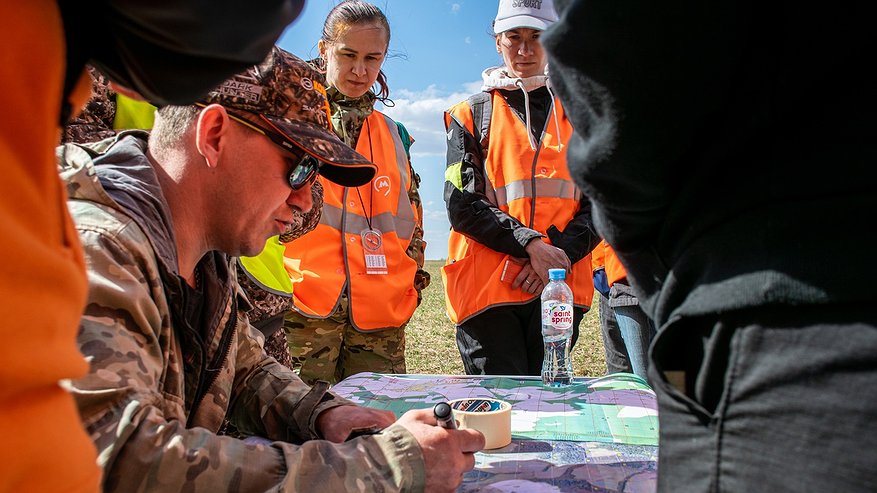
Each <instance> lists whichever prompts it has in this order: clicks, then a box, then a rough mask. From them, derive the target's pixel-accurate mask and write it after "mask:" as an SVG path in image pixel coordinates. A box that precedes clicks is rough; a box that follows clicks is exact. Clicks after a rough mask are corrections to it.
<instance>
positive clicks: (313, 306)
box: [284, 111, 417, 331]
mask: <svg viewBox="0 0 877 493" xmlns="http://www.w3.org/2000/svg"><path fill="white" fill-rule="evenodd" d="M356 150H357V151H358V152H359V153H360V154H362V155H363V156H366V157H368V158H369V159H370V160H371V161H372V162H374V163H375V164H377V165H378V172H377V175H376V176H375V178H374V179H373V180H372V181H371V183H370V184H369V185H363V186H362V187H359V188H350V187H342V186H340V185H336V184H335V183H332V182H329V181H326V180H323V181H322V183H323V188H324V196H323V197H324V204H323V215H322V218H321V219H320V224H319V225H318V226H317V228H316V229H315V230H314V231H312V232H310V233H308V234H306V235H304V236H303V237H301V238H299V239H297V240H295V241H292V242H290V243H287V244H286V252H285V254H284V256H285V258H286V260H285V263H286V266H287V271H289V274H290V277H291V278H292V280H293V303H294V309H295V310H296V311H298V312H299V313H301V314H302V315H305V316H307V317H313V318H326V317H328V316H329V315H331V314H332V313H333V312H334V311H335V309H336V308H337V307H338V302H339V299H340V298H341V293H342V290H343V289H344V286H345V284H347V285H349V291H348V296H349V298H350V321H351V322H352V323H353V326H354V327H356V328H357V329H359V330H363V331H368V330H377V329H384V328H390V327H399V326H401V325H403V324H404V323H405V322H407V321H408V319H409V318H411V315H412V314H413V313H414V309H415V308H417V291H416V290H415V289H414V274H415V272H416V271H417V263H416V262H415V261H414V259H412V258H411V257H409V256H408V255H407V254H406V253H405V251H406V249H407V248H408V244H409V243H410V241H411V238H412V236H413V235H414V227H415V225H416V211H415V208H414V206H413V205H412V204H411V201H410V200H409V199H408V185H409V184H410V183H411V180H412V179H413V177H412V176H411V167H410V166H409V164H408V159H407V156H406V154H405V148H404V146H403V145H402V140H401V138H400V137H399V130H398V127H397V126H396V123H395V122H394V121H393V120H391V119H390V118H389V117H387V116H385V115H384V114H382V113H380V112H379V111H373V112H372V114H371V115H370V116H369V117H368V118H367V119H366V121H365V123H364V124H363V126H362V133H361V134H360V136H359V141H358V142H357V145H356ZM321 179H322V178H321ZM369 221H371V227H372V228H373V229H377V230H379V231H380V232H381V240H382V248H383V254H384V258H385V259H386V274H368V273H367V268H366V264H365V253H366V252H365V251H364V249H363V234H362V233H363V231H366V230H367V229H369V224H368V223H369Z"/></svg>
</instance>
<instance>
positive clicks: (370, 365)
mask: <svg viewBox="0 0 877 493" xmlns="http://www.w3.org/2000/svg"><path fill="white" fill-rule="evenodd" d="M405 325H407V324H403V325H402V326H401V327H398V328H389V329H383V330H376V331H370V332H360V331H358V330H356V329H355V328H354V327H353V324H352V323H351V322H350V312H349V310H348V301H347V297H346V296H343V297H342V298H341V303H340V304H339V306H338V309H337V310H336V311H335V313H333V314H332V315H331V316H329V317H328V318H325V319H314V318H308V317H305V316H303V315H301V314H300V313H298V312H296V311H294V310H292V311H290V312H289V313H287V315H286V316H285V317H284V320H283V329H284V330H285V331H286V336H287V338H288V339H289V354H290V357H291V358H292V369H293V371H295V372H296V373H298V375H299V377H300V378H301V379H302V380H304V381H305V383H307V384H308V385H312V384H313V383H314V382H315V381H317V380H325V381H327V382H329V383H332V384H334V383H337V382H339V381H341V380H343V379H345V378H347V377H348V376H350V375H355V374H357V373H360V372H364V371H373V372H377V373H405Z"/></svg>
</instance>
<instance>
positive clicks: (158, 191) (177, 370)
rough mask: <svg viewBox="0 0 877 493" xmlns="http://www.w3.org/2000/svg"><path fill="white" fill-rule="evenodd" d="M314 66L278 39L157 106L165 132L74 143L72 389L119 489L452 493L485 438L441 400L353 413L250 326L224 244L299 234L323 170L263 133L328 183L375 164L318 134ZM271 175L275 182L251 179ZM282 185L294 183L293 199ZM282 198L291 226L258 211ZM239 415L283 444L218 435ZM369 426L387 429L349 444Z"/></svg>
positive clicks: (68, 157) (62, 151)
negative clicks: (76, 240)
mask: <svg viewBox="0 0 877 493" xmlns="http://www.w3.org/2000/svg"><path fill="white" fill-rule="evenodd" d="M299 62H300V61H299V60H298V59H297V58H294V57H292V56H291V55H289V54H286V53H285V52H282V51H281V50H278V49H275V50H274V51H273V52H272V54H271V55H269V58H268V60H267V61H266V62H265V63H264V64H262V65H259V66H256V67H253V68H252V70H250V71H248V72H247V73H245V74H244V76H243V77H240V78H237V80H235V79H230V80H231V81H232V83H231V84H228V85H226V86H221V87H220V88H217V89H216V90H215V91H213V92H211V93H210V94H209V95H208V96H207V98H206V100H205V105H204V106H205V107H204V108H203V109H201V108H198V107H168V108H163V109H161V110H159V112H158V117H157V120H156V127H155V130H154V131H153V133H152V135H151V136H148V134H146V133H145V132H142V131H129V132H122V133H121V134H119V135H118V136H117V137H115V138H114V139H110V140H107V141H102V142H100V143H98V144H96V145H93V146H78V145H73V144H68V145H65V146H63V147H61V148H59V151H58V153H59V161H60V163H61V176H62V178H63V180H64V181H65V183H66V184H67V189H68V194H69V197H70V200H69V202H68V206H69V207H70V210H71V214H72V216H73V218H74V220H75V222H76V225H77V229H78V232H79V235H80V239H81V241H82V243H83V248H84V250H85V257H86V264H87V266H88V275H89V301H88V304H87V306H86V309H85V312H84V314H83V317H82V322H81V328H80V334H79V338H78V342H79V345H80V349H81V351H82V352H83V353H84V354H85V355H86V357H87V359H88V360H89V362H90V372H89V374H88V375H86V376H85V377H83V378H81V379H78V380H75V381H72V382H70V383H69V388H70V390H71V392H73V394H74V397H75V398H76V401H77V404H78V406H79V411H80V415H81V417H82V419H83V421H84V424H85V426H86V429H87V430H88V432H89V434H90V435H91V437H92V439H93V440H94V442H95V444H96V446H97V449H98V454H99V456H98V462H99V464H100V465H101V466H102V467H104V469H105V475H104V485H103V487H104V490H105V491H122V492H134V491H161V492H164V491H184V490H185V491H193V492H210V493H214V492H218V491H235V492H256V491H302V490H310V489H313V488H314V487H315V485H316V484H319V489H320V490H322V491H422V490H425V489H426V490H433V489H435V490H439V491H451V490H452V489H453V488H455V487H456V486H457V485H458V484H459V482H460V479H461V477H462V474H463V473H464V472H465V471H466V470H468V469H471V468H472V467H473V465H474V457H472V453H473V452H474V451H476V450H479V449H480V448H481V447H482V446H483V443H484V442H483V437H481V435H480V434H478V433H477V432H471V431H470V430H444V429H443V428H438V427H436V426H435V419H434V417H432V415H431V410H419V411H411V412H409V413H406V414H405V415H404V416H403V417H402V418H401V419H399V421H397V422H396V423H393V420H394V417H393V416H392V415H391V413H387V412H384V411H376V410H370V409H365V408H360V407H357V406H354V405H352V403H350V402H348V401H346V400H344V399H342V398H340V397H338V396H336V395H334V394H333V393H331V392H329V391H328V390H327V387H326V385H319V384H318V385H315V386H314V387H308V386H307V385H305V384H304V383H302V382H301V380H300V379H299V378H298V377H296V376H295V375H294V374H293V373H292V372H291V371H290V370H288V369H287V368H284V367H283V366H282V365H280V364H278V363H277V362H276V361H275V360H274V359H273V358H270V357H268V356H267V355H266V354H265V353H264V351H263V349H262V342H263V340H262V336H261V335H260V333H259V332H258V331H257V330H255V329H253V328H252V327H251V326H250V324H249V322H248V319H247V316H246V311H247V310H249V309H250V308H251V307H250V305H249V303H248V302H247V301H246V298H245V296H244V295H243V293H242V291H241V289H240V287H239V284H238V282H237V278H236V274H235V269H234V259H233V258H231V257H230V256H229V255H227V254H226V253H222V252H220V251H219V248H220V247H223V248H224V249H225V250H228V251H229V253H231V254H234V255H240V254H248V255H251V254H254V253H258V250H257V249H258V247H260V246H261V245H262V244H263V243H264V241H265V239H266V238H267V237H268V236H270V235H271V234H272V233H273V234H276V233H277V232H278V231H276V229H277V228H278V227H279V226H281V225H282V226H284V227H286V228H291V227H295V223H296V221H298V220H300V218H301V215H302V214H303V213H305V212H307V210H308V209H309V208H310V194H311V191H310V186H309V184H310V182H311V179H308V181H303V180H299V181H294V177H295V176H296V172H297V170H299V168H302V166H303V164H302V163H305V162H306V160H305V159H302V157H301V151H299V154H296V151H294V150H290V151H288V152H287V151H284V150H282V149H281V147H282V148H284V149H290V148H289V147H287V146H286V145H284V146H280V144H278V145H277V146H275V145H274V144H275V143H277V142H276V141H275V142H273V143H272V141H269V140H268V139H266V138H264V137H268V132H270V131H271V129H274V130H278V133H277V134H275V135H272V136H271V137H274V139H276V138H278V136H280V137H282V138H285V139H288V140H289V141H291V142H293V143H294V145H295V146H299V147H300V148H301V149H308V152H310V151H313V152H314V153H315V154H316V155H318V156H319V157H320V158H321V160H322V161H324V162H323V165H322V166H323V167H322V168H321V170H320V172H321V173H323V174H325V175H326V176H327V177H329V178H330V179H338V180H339V181H346V182H348V183H351V184H354V183H356V182H359V181H362V177H363V176H365V177H366V180H367V179H368V178H370V173H369V172H371V173H373V171H371V170H373V167H371V166H370V163H368V162H367V161H364V160H362V159H361V156H358V155H357V154H355V153H353V151H352V150H350V149H349V148H343V147H342V145H341V144H340V142H337V145H336V142H334V141H332V139H331V137H330V136H329V134H328V132H315V127H318V126H319V127H322V128H326V126H327V123H326V121H325V119H326V117H325V115H324V114H322V115H321V112H320V106H319V104H311V103H314V102H316V103H319V96H318V95H317V93H318V92H319V91H318V88H315V87H314V86H313V85H312V84H311V82H310V78H309V77H308V76H309V72H308V69H307V67H306V65H305V64H304V63H303V62H301V63H299ZM247 84H249V86H247ZM241 88H243V89H241ZM256 89H259V90H256ZM247 90H249V91H252V92H253V93H254V94H243V96H246V97H248V98H249V99H248V100H249V101H250V102H252V100H256V103H252V104H243V103H242V100H243V99H246V98H241V99H237V96H239V95H241V94H240V92H238V93H235V92H234V91H247ZM229 94H236V96H235V97H230V96H229ZM259 94H261V96H260V95H259ZM277 108H285V109H280V110H278V109H277ZM181 115H182V116H181ZM186 115H189V116H188V117H187V116H186ZM277 115H280V117H281V118H277ZM266 116H272V119H270V120H269V119H267V118H266ZM187 118H188V120H187ZM291 120H301V121H306V122H310V123H312V124H311V125H309V126H307V127H308V130H309V132H310V133H308V134H307V135H304V136H302V135H297V134H292V133H291V132H289V127H287V126H284V125H283V124H284V123H287V124H289V125H290V126H292V123H291ZM180 122H183V123H182V124H181V123H180ZM266 122H270V123H271V126H270V127H269V125H268V123H266ZM324 123H325V124H324ZM253 130H255V132H253ZM258 133H263V136H260V135H258ZM271 137H268V138H269V139H270V138H271ZM147 139H148V140H147ZM175 139H176V140H175ZM293 139H295V140H293ZM168 142H171V143H172V144H168ZM175 146H176V147H175ZM243 151H247V152H243ZM289 156H293V157H289ZM289 163H291V167H292V170H293V171H292V173H290V172H289ZM296 163H299V164H298V165H297V164H296ZM281 170H284V171H282V173H283V174H282V175H280V171H281ZM363 170H365V172H364V173H363ZM287 173H288V174H289V176H288V177H287ZM263 174H264V175H265V180H264V186H263V187H261V188H259V187H256V186H253V185H259V184H262V183H261V182H259V181H258V180H257V179H256V178H258V176H256V175H263ZM222 175H225V176H226V177H225V178H224V179H222V178H221V176H222ZM272 175H276V176H272ZM268 176H272V178H273V180H276V181H271V182H270V183H269V182H268ZM281 179H284V180H286V179H288V182H287V183H286V184H285V190H286V191H285V192H283V190H282V188H280V187H282V186H283V185H284V183H283V182H280V180H281ZM218 180H225V181H224V182H223V181H218ZM236 181H239V182H241V183H244V182H247V181H250V182H251V186H250V188H249V189H248V188H245V186H244V185H238V184H237V183H236ZM217 183H224V184H226V185H228V186H229V187H230V188H231V189H229V190H227V189H225V188H215V187H216V185H217ZM290 185H293V188H292V191H291V192H290ZM354 186H355V185H354ZM238 187H240V188H238ZM242 191H243V192H247V191H248V192H249V193H248V194H247V196H243V195H244V193H242ZM225 192H229V196H224V195H223V193H225ZM279 193H280V194H281V195H282V193H285V194H286V195H287V197H286V198H285V199H284V200H285V204H282V205H281V206H280V208H279V209H277V205H278V204H269V202H270V201H273V200H274V199H276V197H278V194H279ZM272 197H273V198H272ZM225 202H232V205H228V206H226V205H225ZM245 205H246V207H245ZM269 205H270V206H271V207H274V209H271V212H270V213H269V214H270V216H269V217H271V218H273V217H274V216H279V215H282V220H281V219H269V218H267V217H260V216H258V215H257V214H256V212H252V211H263V212H264V211H266V210H268V209H270V207H269ZM199 206H204V207H205V208H204V209H203V210H202V209H199V208H198V207H199ZM223 207H225V208H224V209H223ZM193 209H194V210H193ZM250 209H252V211H251V210H250ZM193 212H194V213H193ZM241 217H244V218H247V219H250V221H249V222H247V221H242V220H241ZM241 224H244V226H245V227H243V228H242V229H235V228H236V227H240V225H241ZM266 224H269V225H271V227H272V228H273V229H274V230H275V231H273V232H269V231H268V228H267V227H266ZM229 231H231V232H229ZM254 231H255V232H263V231H264V234H263V235H262V236H261V237H260V236H259V235H258V234H257V233H254ZM205 238H206V240H205ZM217 238H219V239H217ZM257 238H260V239H257ZM234 241H238V242H239V244H235V243H234ZM260 242H261V243H260ZM254 249H256V250H255V251H253V250H254ZM47 309H48V307H47ZM225 419H228V420H229V421H230V422H231V423H233V424H234V425H235V426H236V427H237V428H238V429H239V430H241V431H242V432H244V433H245V434H249V435H258V436H261V437H264V438H267V439H268V440H269V441H270V442H269V443H248V442H245V441H241V440H238V439H236V438H233V437H228V436H219V435H217V432H218V431H219V428H220V426H221V425H222V423H223V421H224V420H225ZM364 428H383V431H382V432H381V433H380V434H378V435H373V436H364V437H359V438H353V439H351V440H348V441H345V439H347V438H348V437H349V436H350V435H351V433H353V432H355V431H357V430H360V429H364ZM321 439H325V440H321ZM332 442H335V443H332ZM427 466H428V467H427Z"/></svg>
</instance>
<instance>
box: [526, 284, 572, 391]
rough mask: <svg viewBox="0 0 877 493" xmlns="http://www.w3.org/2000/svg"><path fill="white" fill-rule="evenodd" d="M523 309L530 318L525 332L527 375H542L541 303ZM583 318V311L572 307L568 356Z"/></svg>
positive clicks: (543, 345)
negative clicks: (526, 310)
mask: <svg viewBox="0 0 877 493" xmlns="http://www.w3.org/2000/svg"><path fill="white" fill-rule="evenodd" d="M525 307H526V309H528V310H529V317H530V324H529V326H528V327H529V330H528V331H527V349H528V352H527V374H528V375H542V358H543V357H544V356H545V344H544V343H543V342H542V302H541V300H536V301H534V302H531V303H529V304H527V305H524V306H523V307H522V309H524V308H525ZM526 314H527V313H523V314H522V315H526ZM583 318H585V311H584V310H582V309H581V308H578V307H574V308H573V322H572V327H573V331H572V339H571V340H570V345H569V352H570V354H572V349H573V348H574V347H575V345H576V341H578V340H579V325H581V323H582V319H583Z"/></svg>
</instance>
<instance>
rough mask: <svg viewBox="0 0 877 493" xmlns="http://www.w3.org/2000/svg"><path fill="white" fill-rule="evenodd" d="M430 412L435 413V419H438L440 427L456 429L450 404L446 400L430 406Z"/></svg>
mask: <svg viewBox="0 0 877 493" xmlns="http://www.w3.org/2000/svg"><path fill="white" fill-rule="evenodd" d="M432 413H433V414H435V419H436V421H438V425H439V426H441V427H442V428H447V429H449V430H456V429H457V421H456V420H455V419H454V412H453V411H451V406H450V405H449V404H448V403H447V402H439V403H438V404H436V405H435V407H434V408H432Z"/></svg>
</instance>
